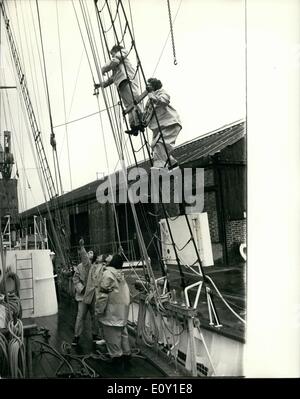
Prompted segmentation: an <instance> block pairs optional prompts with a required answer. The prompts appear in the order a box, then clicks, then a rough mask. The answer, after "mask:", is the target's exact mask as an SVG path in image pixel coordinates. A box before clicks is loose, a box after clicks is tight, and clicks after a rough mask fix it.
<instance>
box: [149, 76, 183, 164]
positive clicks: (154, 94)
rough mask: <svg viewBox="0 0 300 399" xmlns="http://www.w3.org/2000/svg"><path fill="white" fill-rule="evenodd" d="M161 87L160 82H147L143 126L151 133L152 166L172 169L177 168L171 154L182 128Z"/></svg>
mask: <svg viewBox="0 0 300 399" xmlns="http://www.w3.org/2000/svg"><path fill="white" fill-rule="evenodd" d="M162 87H163V85H162V83H161V81H160V80H158V79H156V78H150V79H148V80H147V90H148V92H149V93H148V97H149V99H148V101H147V103H146V106H145V111H144V114H143V124H144V126H148V127H149V128H150V129H151V130H152V132H153V138H152V143H151V148H152V151H153V166H154V167H156V168H165V167H168V168H169V169H172V168H174V167H176V166H178V162H177V160H176V159H175V158H174V156H173V155H172V152H173V149H174V145H175V141H176V139H177V136H178V134H179V133H180V131H181V129H182V126H181V121H180V117H179V115H178V113H177V111H176V110H175V109H174V108H173V107H172V106H171V105H170V96H169V94H168V93H167V92H166V91H165V90H164V89H163V88H162ZM162 137H163V138H162ZM169 160H170V162H169Z"/></svg>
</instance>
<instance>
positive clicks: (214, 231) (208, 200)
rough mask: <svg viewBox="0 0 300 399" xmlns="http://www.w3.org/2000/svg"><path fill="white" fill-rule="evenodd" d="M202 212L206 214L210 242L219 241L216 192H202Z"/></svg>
mask: <svg viewBox="0 0 300 399" xmlns="http://www.w3.org/2000/svg"><path fill="white" fill-rule="evenodd" d="M204 212H207V214H208V223H209V230H210V238H211V241H212V243H217V242H219V241H220V237H219V224H218V214H217V204H216V193H215V192H214V191H209V192H206V193H204Z"/></svg>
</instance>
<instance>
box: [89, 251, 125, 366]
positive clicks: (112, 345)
mask: <svg viewBox="0 0 300 399" xmlns="http://www.w3.org/2000/svg"><path fill="white" fill-rule="evenodd" d="M122 266H123V258H122V256H121V255H119V254H115V255H114V256H113V258H112V260H111V261H110V263H109V265H108V266H107V267H106V269H105V270H104V272H103V276H102V279H101V281H100V284H99V290H98V291H97V296H96V304H95V310H96V314H97V315H98V316H99V319H100V322H101V323H102V327H103V335H104V339H105V341H106V347H107V351H108V353H109V355H110V358H111V360H112V362H113V363H114V365H115V366H116V367H118V366H122V365H123V362H122V361H123V360H124V361H128V360H129V359H130V357H131V349H130V345H129V339H128V332H127V320H128V313H129V305H130V292H129V287H128V285H127V283H126V280H125V278H124V273H123V272H122ZM120 360H121V362H120Z"/></svg>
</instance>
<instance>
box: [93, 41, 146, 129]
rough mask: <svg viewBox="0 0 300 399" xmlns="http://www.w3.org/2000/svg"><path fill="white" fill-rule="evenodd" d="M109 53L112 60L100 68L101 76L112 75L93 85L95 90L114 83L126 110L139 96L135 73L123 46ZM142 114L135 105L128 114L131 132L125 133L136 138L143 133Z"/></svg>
mask: <svg viewBox="0 0 300 399" xmlns="http://www.w3.org/2000/svg"><path fill="white" fill-rule="evenodd" d="M110 53H111V57H112V58H111V60H110V61H108V62H107V63H106V64H105V65H104V66H103V67H102V74H106V73H108V72H110V71H112V75H111V76H110V77H109V78H107V79H106V80H104V81H103V82H101V83H98V84H95V89H98V88H99V87H103V88H105V87H108V86H110V85H111V84H113V83H114V84H115V86H116V88H117V89H118V92H119V94H120V97H121V99H122V102H123V105H124V107H125V108H127V107H128V106H130V105H132V104H133V101H134V100H136V99H137V98H138V96H139V84H138V75H137V73H136V72H137V71H136V69H135V68H134V67H133V65H132V64H131V62H130V61H129V58H128V51H127V50H126V49H125V48H124V47H123V46H121V45H115V46H113V47H112V49H111V50H110ZM142 114H143V112H142V109H141V107H140V105H139V104H137V105H135V106H134V108H133V110H132V111H131V112H129V113H128V119H129V125H130V128H131V130H126V133H129V134H133V135H135V136H137V135H138V132H139V131H144V127H143V125H142Z"/></svg>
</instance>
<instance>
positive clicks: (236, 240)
mask: <svg viewBox="0 0 300 399" xmlns="http://www.w3.org/2000/svg"><path fill="white" fill-rule="evenodd" d="M246 229H247V222H246V219H243V220H231V221H227V223H226V245H227V248H228V255H229V261H230V263H232V262H235V261H237V260H238V261H240V260H241V257H240V254H239V245H240V244H241V243H242V242H246V238H247V231H246Z"/></svg>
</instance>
